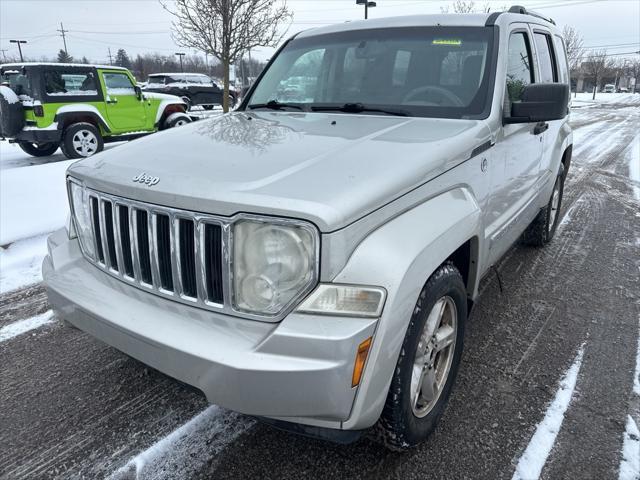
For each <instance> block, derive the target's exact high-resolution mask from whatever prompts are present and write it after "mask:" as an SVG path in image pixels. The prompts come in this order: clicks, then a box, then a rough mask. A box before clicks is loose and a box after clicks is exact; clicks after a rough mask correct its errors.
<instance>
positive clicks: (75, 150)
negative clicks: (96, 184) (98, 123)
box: [60, 122, 104, 159]
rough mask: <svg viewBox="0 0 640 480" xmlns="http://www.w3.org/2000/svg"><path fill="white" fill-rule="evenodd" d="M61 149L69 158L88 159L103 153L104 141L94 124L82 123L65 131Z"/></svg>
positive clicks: (73, 125) (75, 124)
mask: <svg viewBox="0 0 640 480" xmlns="http://www.w3.org/2000/svg"><path fill="white" fill-rule="evenodd" d="M60 147H61V148H62V153H64V155H65V156H66V157H67V158H70V159H74V158H87V157H90V156H91V155H95V154H96V153H98V152H101V151H102V149H103V148H104V140H103V139H102V135H100V131H99V130H98V129H97V128H96V127H95V126H94V125H93V124H91V123H86V122H80V123H74V124H72V125H70V126H68V127H67V128H66V129H65V131H64V134H63V136H62V144H61V145H60Z"/></svg>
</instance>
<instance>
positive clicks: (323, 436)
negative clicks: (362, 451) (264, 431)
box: [255, 417, 366, 445]
mask: <svg viewBox="0 0 640 480" xmlns="http://www.w3.org/2000/svg"><path fill="white" fill-rule="evenodd" d="M255 418H256V419H257V420H259V421H261V422H263V423H266V424H268V425H271V426H272V427H275V428H277V429H278V430H283V431H285V432H289V433H295V434H296V435H302V436H304V437H309V438H316V439H320V440H328V441H330V442H333V443H339V444H341V445H349V444H351V443H354V442H357V441H358V440H360V438H362V436H363V434H364V433H365V432H366V430H338V429H335V428H325V427H313V426H311V425H302V424H300V423H292V422H285V421H284V420H274V419H273V418H266V417H255Z"/></svg>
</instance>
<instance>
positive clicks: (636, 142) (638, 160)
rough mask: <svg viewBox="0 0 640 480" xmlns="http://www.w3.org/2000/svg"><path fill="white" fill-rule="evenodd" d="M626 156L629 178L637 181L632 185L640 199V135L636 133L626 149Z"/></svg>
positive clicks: (635, 195) (635, 194)
mask: <svg viewBox="0 0 640 480" xmlns="http://www.w3.org/2000/svg"><path fill="white" fill-rule="evenodd" d="M626 157H627V160H628V161H629V178H631V180H633V181H634V182H635V185H633V186H632V188H633V195H634V197H636V199H637V200H640V135H636V137H635V138H634V139H633V141H632V142H631V145H630V146H629V148H628V149H627V150H626Z"/></svg>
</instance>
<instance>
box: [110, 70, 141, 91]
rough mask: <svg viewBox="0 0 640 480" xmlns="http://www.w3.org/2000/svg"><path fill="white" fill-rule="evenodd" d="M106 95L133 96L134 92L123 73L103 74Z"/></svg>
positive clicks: (129, 81)
mask: <svg viewBox="0 0 640 480" xmlns="http://www.w3.org/2000/svg"><path fill="white" fill-rule="evenodd" d="M102 75H103V78H104V84H105V86H106V87H107V95H135V94H136V91H135V90H134V88H133V84H132V83H131V80H130V79H129V77H128V76H127V75H125V74H124V73H103V74H102Z"/></svg>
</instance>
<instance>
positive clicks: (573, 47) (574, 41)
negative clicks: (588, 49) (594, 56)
mask: <svg viewBox="0 0 640 480" xmlns="http://www.w3.org/2000/svg"><path fill="white" fill-rule="evenodd" d="M562 36H563V37H564V44H565V48H566V50H567V61H568V62H569V76H570V77H571V78H572V79H574V80H575V81H576V94H577V93H578V78H577V77H578V74H579V71H580V65H581V64H582V60H583V58H584V40H583V39H582V35H580V32H578V30H576V29H575V28H573V27H572V26H570V25H565V26H564V28H563V29H562Z"/></svg>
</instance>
